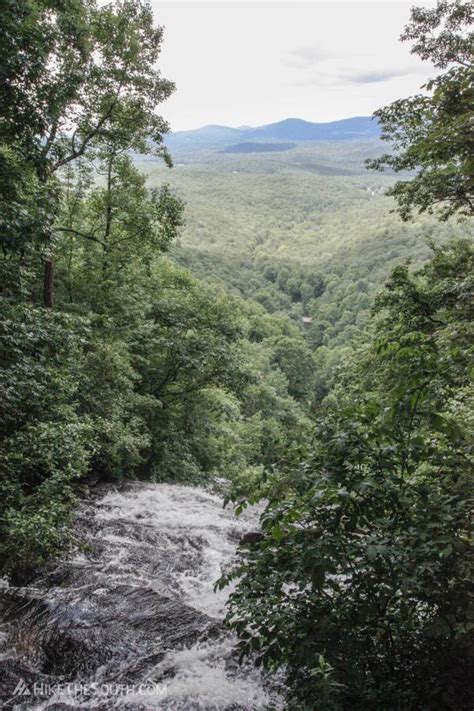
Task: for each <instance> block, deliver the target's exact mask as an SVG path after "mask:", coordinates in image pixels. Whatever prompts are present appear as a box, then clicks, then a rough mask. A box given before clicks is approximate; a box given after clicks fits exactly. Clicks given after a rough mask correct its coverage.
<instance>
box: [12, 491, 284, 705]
mask: <svg viewBox="0 0 474 711" xmlns="http://www.w3.org/2000/svg"><path fill="white" fill-rule="evenodd" d="M99 490H100V488H99ZM257 525H258V512H256V511H255V510H253V511H252V510H247V511H245V512H244V513H243V514H242V515H241V516H239V517H236V516H235V515H234V514H233V512H232V510H231V509H224V508H223V507H222V499H221V498H220V497H219V496H217V495H214V494H213V493H210V492H209V491H206V490H204V489H200V488H197V487H191V486H178V485H171V484H144V483H140V482H127V483H125V484H123V485H121V486H120V488H115V487H114V486H111V485H102V489H101V490H100V493H99V494H97V493H96V494H95V495H94V496H93V497H92V498H91V499H89V500H88V501H87V502H85V503H84V504H83V505H82V506H81V508H80V511H79V513H78V516H77V523H76V529H77V531H78V534H79V535H80V537H81V538H82V541H83V545H82V551H81V553H79V554H77V555H75V556H74V557H73V558H71V559H70V560H67V561H65V562H63V563H61V564H60V565H58V566H57V567H56V568H55V569H54V570H53V571H52V572H50V573H49V574H48V575H45V576H44V577H43V578H41V579H39V580H37V581H35V583H34V584H32V585H31V586H28V587H25V588H13V587H10V588H8V587H5V586H4V587H3V588H2V590H1V591H0V599H1V605H0V612H1V617H0V620H1V622H2V624H1V626H0V653H1V656H0V672H1V679H2V681H0V692H1V693H2V695H3V704H4V705H3V707H4V708H10V709H18V710H19V711H22V710H24V709H38V711H42V710H43V709H49V711H59V710H60V709H69V708H83V709H103V710H104V711H106V709H111V708H118V709H123V710H124V711H126V710H130V711H139V710H144V709H149V710H150V711H151V709H160V710H163V711H172V710H173V711H194V710H196V711H211V710H213V711H231V710H232V711H237V710H245V711H251V710H257V709H262V710H263V709H278V708H282V706H281V702H280V700H279V696H278V694H277V692H276V690H275V689H274V688H273V690H272V688H271V687H270V686H269V684H268V683H267V682H266V681H265V680H264V679H263V678H262V676H261V675H260V673H259V672H258V671H256V670H255V669H254V668H253V667H252V666H251V665H247V666H244V667H240V666H239V665H238V664H237V661H236V659H235V654H234V653H233V648H234V643H235V641H234V639H233V637H232V636H231V635H230V634H229V633H228V632H226V631H225V630H224V629H223V627H222V618H223V616H224V605H225V601H226V598H227V595H228V592H229V591H228V590H224V591H221V592H217V593H216V592H214V589H213V588H214V583H215V582H216V580H217V578H218V577H219V576H220V574H221V572H222V569H223V567H224V566H225V565H226V564H228V563H229V562H230V561H231V559H232V557H233V555H234V553H235V550H236V547H237V545H238V542H239V539H240V538H241V536H242V535H243V534H244V533H245V532H247V531H249V530H251V529H255V527H256V526H257Z"/></svg>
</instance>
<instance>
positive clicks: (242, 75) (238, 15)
mask: <svg viewBox="0 0 474 711" xmlns="http://www.w3.org/2000/svg"><path fill="white" fill-rule="evenodd" d="M152 4H153V7H154V11H155V18H156V21H157V22H158V23H159V24H161V25H164V27H165V39H164V45H163V52H162V58H161V63H160V64H161V69H162V72H163V75H164V76H166V78H168V79H171V80H173V81H174V82H175V83H176V86H177V90H176V92H175V94H174V95H173V97H171V98H170V99H169V100H168V101H167V102H166V103H165V104H164V105H163V107H162V114H163V115H164V117H165V118H166V119H167V120H168V121H169V122H170V123H171V127H172V130H173V131H179V130H183V129H191V128H197V127H200V126H204V125H207V124H225V125H227V126H240V125H251V126H258V125H261V124H265V123H271V122H273V121H280V120H281V119H284V118H288V117H298V118H304V119H306V120H308V121H332V120H335V119H340V118H347V117H349V116H362V115H370V114H371V113H372V112H373V111H374V110H375V109H377V108H378V107H380V106H383V105H385V104H387V103H390V102H391V101H393V100H395V99H397V98H401V97H405V96H408V95H410V94H413V93H416V92H417V91H418V89H419V87H420V85H421V84H422V83H423V82H424V81H426V79H427V77H428V76H429V75H430V74H432V68H431V65H429V64H427V63H423V62H422V61H421V60H420V59H418V58H417V57H413V56H412V55H411V54H410V47H409V45H408V44H407V43H401V42H399V36H400V33H401V31H402V29H403V26H404V25H405V24H406V22H407V21H408V18H409V10H410V7H411V6H412V5H413V4H422V5H425V6H427V5H433V3H431V2H429V1H427V0H424V1H423V0H421V1H420V2H418V3H416V2H415V3H413V2H404V1H400V2H387V1H385V0H374V1H372V2H339V1H338V0H332V2H314V1H313V2H312V1H307V2H274V1H272V0H267V1H265V2H246V1H245V0H241V1H240V2H227V1H226V0H219V1H215V2H200V1H199V0H194V2H184V1H182V0H167V1H166V2H161V0H152Z"/></svg>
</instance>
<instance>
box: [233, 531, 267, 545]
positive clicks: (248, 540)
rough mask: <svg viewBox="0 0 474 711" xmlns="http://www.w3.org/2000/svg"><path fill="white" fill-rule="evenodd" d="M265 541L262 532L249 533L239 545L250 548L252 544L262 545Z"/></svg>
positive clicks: (245, 534)
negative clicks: (261, 542) (262, 541)
mask: <svg viewBox="0 0 474 711" xmlns="http://www.w3.org/2000/svg"><path fill="white" fill-rule="evenodd" d="M261 540H263V533H262V532H261V531H248V532H247V533H244V535H243V536H242V538H241V539H240V541H239V545H241V546H248V545H250V544H252V543H260V541H261Z"/></svg>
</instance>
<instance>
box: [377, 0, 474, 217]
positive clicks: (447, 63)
mask: <svg viewBox="0 0 474 711" xmlns="http://www.w3.org/2000/svg"><path fill="white" fill-rule="evenodd" d="M472 19H473V9H472V4H471V3H470V2H462V1H461V0H449V1H448V0H438V3H437V6H436V7H435V8H433V9H425V8H417V7H415V8H413V9H412V11H411V21H410V23H409V24H408V25H407V27H406V28H405V31H404V32H403V34H402V36H401V39H402V40H403V41H411V42H413V45H412V50H411V51H412V53H413V54H417V55H418V56H419V57H421V59H422V60H424V61H431V62H432V64H433V65H434V67H435V68H436V69H438V70H442V71H441V72H440V73H439V74H438V75H437V76H436V77H435V78H434V79H432V80H430V81H429V82H428V83H427V84H426V85H425V86H424V88H425V89H426V93H425V94H418V95H416V96H413V97H410V98H408V99H400V100H398V101H395V102H394V103H393V104H390V105H389V106H386V107H384V108H382V109H379V110H378V111H376V112H375V114H374V115H375V116H376V117H377V119H378V120H379V123H380V125H381V128H382V139H383V140H386V141H389V142H390V143H391V145H392V149H393V151H392V152H391V153H389V154H385V155H383V156H381V157H380V158H377V159H375V160H370V161H368V165H369V167H371V168H375V169H378V170H384V169H385V168H391V169H392V170H394V171H395V172H400V171H414V170H415V171H417V174H416V176H415V177H410V178H407V179H405V180H399V181H398V182H396V183H395V185H394V186H393V187H392V188H390V189H389V191H388V194H389V195H393V196H394V197H395V199H396V201H397V203H398V211H399V213H400V215H401V216H402V217H403V219H408V218H409V217H410V215H411V214H412V212H413V210H417V211H418V212H434V211H436V212H437V213H438V214H439V216H440V218H441V219H447V218H448V217H449V216H450V215H453V214H455V213H458V214H459V215H471V214H472V213H473V211H474V161H473V154H474V130H473V126H472V116H473V111H474V89H473V81H474V68H473V61H472V60H473V51H474V49H473V48H474V35H473V33H472Z"/></svg>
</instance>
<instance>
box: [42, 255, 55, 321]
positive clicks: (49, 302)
mask: <svg viewBox="0 0 474 711" xmlns="http://www.w3.org/2000/svg"><path fill="white" fill-rule="evenodd" d="M53 283H54V266H53V260H52V259H47V260H46V261H45V263H44V279H43V306H45V307H46V308H48V309H52V308H53Z"/></svg>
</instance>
